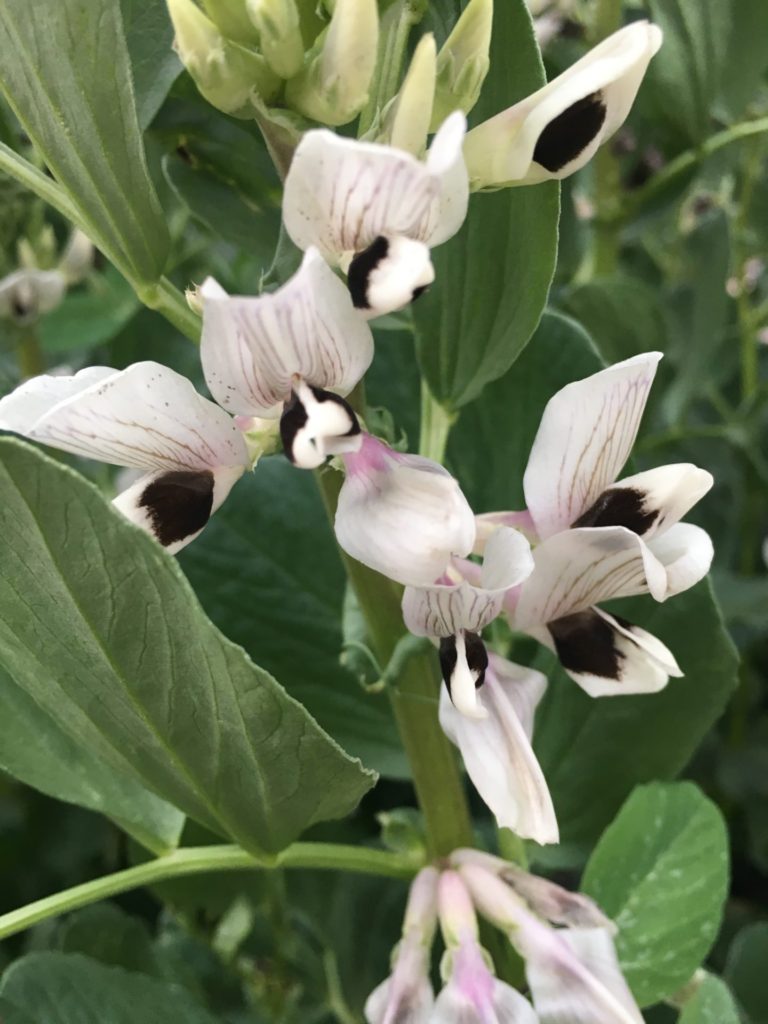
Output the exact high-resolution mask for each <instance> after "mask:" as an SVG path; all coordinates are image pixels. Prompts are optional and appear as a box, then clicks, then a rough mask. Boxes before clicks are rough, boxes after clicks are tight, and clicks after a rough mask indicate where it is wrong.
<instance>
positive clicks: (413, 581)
mask: <svg viewBox="0 0 768 1024" xmlns="http://www.w3.org/2000/svg"><path fill="white" fill-rule="evenodd" d="M344 462H345V466H346V469H347V476H346V479H345V481H344V484H343V486H342V488H341V493H340V494H339V502H338V506H337V509H336V522H335V528H336V538H337V540H338V542H339V544H340V545H341V546H342V547H343V548H344V550H345V551H346V552H347V553H348V554H350V555H351V556H352V557H353V558H356V559H357V560H358V561H359V562H362V563H363V564H364V565H367V566H369V567H370V568H371V569H375V570H376V571H377V572H380V573H383V574H384V575H385V576H389V578H390V579H393V580H396V581H397V582H398V583H404V584H406V585H408V584H410V585H412V586H425V585H428V584H431V583H432V582H434V580H436V579H438V578H439V577H440V576H441V575H442V574H443V573H444V572H445V569H446V567H447V565H448V563H449V562H450V559H451V556H452V555H454V554H456V555H462V556H463V555H467V554H469V552H470V551H471V549H472V544H473V543H474V539H475V520H474V516H473V515H472V510H471V508H470V507H469V505H468V503H467V500H466V498H465V497H464V495H463V494H462V492H461V489H460V487H459V485H458V483H457V482H456V480H454V478H453V477H452V476H451V475H450V473H449V472H448V471H447V470H446V469H444V468H443V467H442V466H440V465H438V464H437V463H436V462H432V461H431V460H430V459H425V458H422V457H421V456H418V455H403V454H401V453H399V452H395V451H393V450H392V449H391V448H389V447H388V446H387V445H385V444H384V443H383V442H381V441H378V440H376V438H373V437H371V436H370V435H364V436H363V442H362V447H361V449H360V451H359V452H357V453H354V454H351V455H344Z"/></svg>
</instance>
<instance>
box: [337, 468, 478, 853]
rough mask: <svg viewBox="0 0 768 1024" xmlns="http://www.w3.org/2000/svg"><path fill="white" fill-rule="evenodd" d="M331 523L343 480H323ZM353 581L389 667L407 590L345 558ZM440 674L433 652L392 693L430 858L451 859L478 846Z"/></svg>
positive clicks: (412, 663)
mask: <svg viewBox="0 0 768 1024" xmlns="http://www.w3.org/2000/svg"><path fill="white" fill-rule="evenodd" d="M318 482H319V485H320V490H321V492H322V495H323V500H324V501H325V504H326V508H327V510H328V514H329V517H330V519H331V520H333V517H334V515H335V509H336V503H337V500H338V495H339V490H340V488H341V484H342V477H341V474H339V473H336V472H334V471H333V470H326V471H325V472H322V473H320V474H318ZM341 555H342V558H343V560H344V564H345V566H346V569H347V575H348V577H349V580H350V583H351V584H352V586H353V587H354V590H355V593H356V595H357V599H358V601H359V602H360V607H361V609H362V612H363V615H364V616H365V620H366V623H367V626H368V631H369V633H370V638H371V643H372V646H373V650H374V652H375V654H376V657H377V658H378V660H379V664H381V665H382V666H386V665H387V664H389V661H390V658H391V657H392V654H393V652H394V650H395V647H396V646H397V642H398V640H399V639H400V638H401V637H402V636H403V635H404V633H405V628H404V626H403V617H402V613H401V611H400V599H401V588H400V587H399V586H398V585H397V584H395V583H392V582H391V581H390V580H388V579H386V577H384V576H381V575H379V573H376V572H373V571H372V570H371V569H368V568H367V567H366V566H364V565H361V563H360V562H357V561H355V559H353V558H350V557H349V556H347V555H345V554H344V552H343V551H342V552H341ZM439 692H440V674H439V671H438V665H437V658H436V657H435V655H434V654H433V653H432V652H431V651H430V652H427V653H425V654H414V655H413V657H411V658H409V659H408V660H407V661H406V662H405V664H404V666H403V670H402V672H401V673H400V675H399V677H398V679H397V682H396V684H395V686H394V687H392V688H391V689H390V697H391V701H392V710H393V712H394V715H395V720H396V722H397V727H398V729H399V731H400V737H401V739H402V742H403V746H404V748H405V752H406V755H407V757H408V761H409V762H410V765H411V771H412V774H413V785H414V788H415V790H416V797H417V799H418V802H419V806H420V807H421V810H422V813H423V815H424V824H425V828H426V833H427V847H428V852H429V855H430V857H441V856H445V855H447V854H448V853H450V852H451V850H455V849H456V847H458V846H472V845H473V844H474V836H473V834H472V824H471V821H470V817H469V809H468V807H467V802H466V798H465V796H464V788H463V786H462V781H461V776H460V774H459V768H458V764H457V762H456V757H455V756H454V752H453V749H452V747H451V745H450V743H449V742H448V740H447V739H446V737H445V734H444V733H443V730H442V729H441V728H440V723H439V721H438V717H437V706H438V696H439Z"/></svg>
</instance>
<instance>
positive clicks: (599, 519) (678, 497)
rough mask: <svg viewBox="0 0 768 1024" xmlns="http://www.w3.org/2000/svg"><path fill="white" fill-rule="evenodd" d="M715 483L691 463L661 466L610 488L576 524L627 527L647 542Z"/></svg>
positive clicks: (703, 471)
mask: <svg viewBox="0 0 768 1024" xmlns="http://www.w3.org/2000/svg"><path fill="white" fill-rule="evenodd" d="M713 483H714V480H713V478H712V474H711V473H708V472H707V471H706V470H705V469H699V468H698V466H693V465H691V463H689V462H683V463H677V464H675V465H671V466H658V467H657V468H656V469H649V470H646V471H645V472H644V473H635V474H634V476H628V477H625V478H624V479H623V480H619V481H618V482H617V483H615V484H613V485H612V486H611V487H608V488H607V489H606V490H605V491H603V493H602V494H601V495H600V496H599V497H598V498H597V500H596V501H595V502H594V503H593V504H592V506H591V507H590V508H588V509H587V510H586V511H585V512H583V513H582V514H581V515H580V516H579V518H578V519H577V520H576V521H575V523H574V525H575V526H626V527H627V529H629V530H632V532H633V533H636V534H638V535H639V536H641V537H643V538H645V540H646V541H647V540H649V539H650V538H651V537H655V536H658V535H659V534H663V533H664V532H665V531H666V530H668V529H670V527H672V526H674V525H675V523H677V522H679V520H680V519H682V518H683V516H684V515H685V514H686V513H687V512H688V511H689V510H690V509H691V508H693V506H694V505H695V504H696V502H697V501H698V500H699V499H700V498H703V497H704V495H705V494H706V493H707V491H709V489H710V488H711V487H712V484H713Z"/></svg>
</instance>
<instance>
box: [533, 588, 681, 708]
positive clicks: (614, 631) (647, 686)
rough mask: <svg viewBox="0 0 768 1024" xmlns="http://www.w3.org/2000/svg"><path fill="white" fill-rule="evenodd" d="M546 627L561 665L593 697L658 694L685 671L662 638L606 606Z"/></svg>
mask: <svg viewBox="0 0 768 1024" xmlns="http://www.w3.org/2000/svg"><path fill="white" fill-rule="evenodd" d="M547 631H548V632H549V636H550V637H551V643H550V646H553V647H554V649H555V651H556V653H557V656H558V658H559V659H560V664H561V665H562V666H563V668H564V669H565V671H566V672H567V673H568V675H569V676H570V677H571V679H573V680H574V681H575V682H577V683H578V684H579V686H580V687H581V688H582V689H583V690H585V691H586V693H588V694H589V695H590V697H618V696H628V695H629V694H633V693H657V692H658V691H659V690H663V689H664V687H665V686H666V685H667V683H668V682H669V678H670V676H674V677H680V676H682V675H683V673H682V671H681V670H680V667H679V665H678V664H677V662H676V661H675V657H674V655H673V654H672V652H671V651H670V650H669V649H668V648H667V647H666V646H665V645H664V644H663V643H662V642H661V640H659V639H658V638H657V637H655V636H653V634H651V633H648V632H647V631H646V630H644V629H641V628H640V627H639V626H635V625H633V624H632V623H631V622H627V620H626V619H621V618H619V616H617V615H610V614H609V613H608V612H606V611H604V610H603V609H602V608H591V609H587V610H586V611H582V612H577V613H576V614H574V615H569V616H566V617H565V618H562V619H557V620H555V621H554V622H550V623H549V625H548V626H547Z"/></svg>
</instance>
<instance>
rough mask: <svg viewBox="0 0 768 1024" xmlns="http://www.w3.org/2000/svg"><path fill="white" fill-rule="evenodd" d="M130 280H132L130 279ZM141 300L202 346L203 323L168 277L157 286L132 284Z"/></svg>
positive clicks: (161, 279)
mask: <svg viewBox="0 0 768 1024" xmlns="http://www.w3.org/2000/svg"><path fill="white" fill-rule="evenodd" d="M129 280H130V279H129ZM130 283H131V284H132V286H133V288H134V290H135V292H136V294H137V295H138V297H139V299H140V300H141V301H142V302H143V303H144V305H145V306H148V307H149V308H150V309H154V310H156V311H157V312H158V313H160V314H161V315H162V316H164V317H165V319H166V320H168V321H169V323H172V324H173V326H174V327H175V328H176V329H177V330H179V331H181V333H182V334H183V335H185V337H187V338H189V340H190V341H193V342H194V343H195V344H196V345H199V344H200V331H201V329H202V323H201V321H200V317H199V316H198V315H197V313H193V312H192V310H191V309H190V308H189V306H188V304H187V300H186V299H185V298H184V296H183V295H182V293H181V292H180V291H179V289H178V288H177V287H176V285H175V284H172V283H171V282H170V281H169V280H168V278H167V277H161V278H160V280H159V281H158V282H157V284H153V285H144V286H142V285H138V284H136V283H135V282H132V281H131V282H130Z"/></svg>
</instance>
